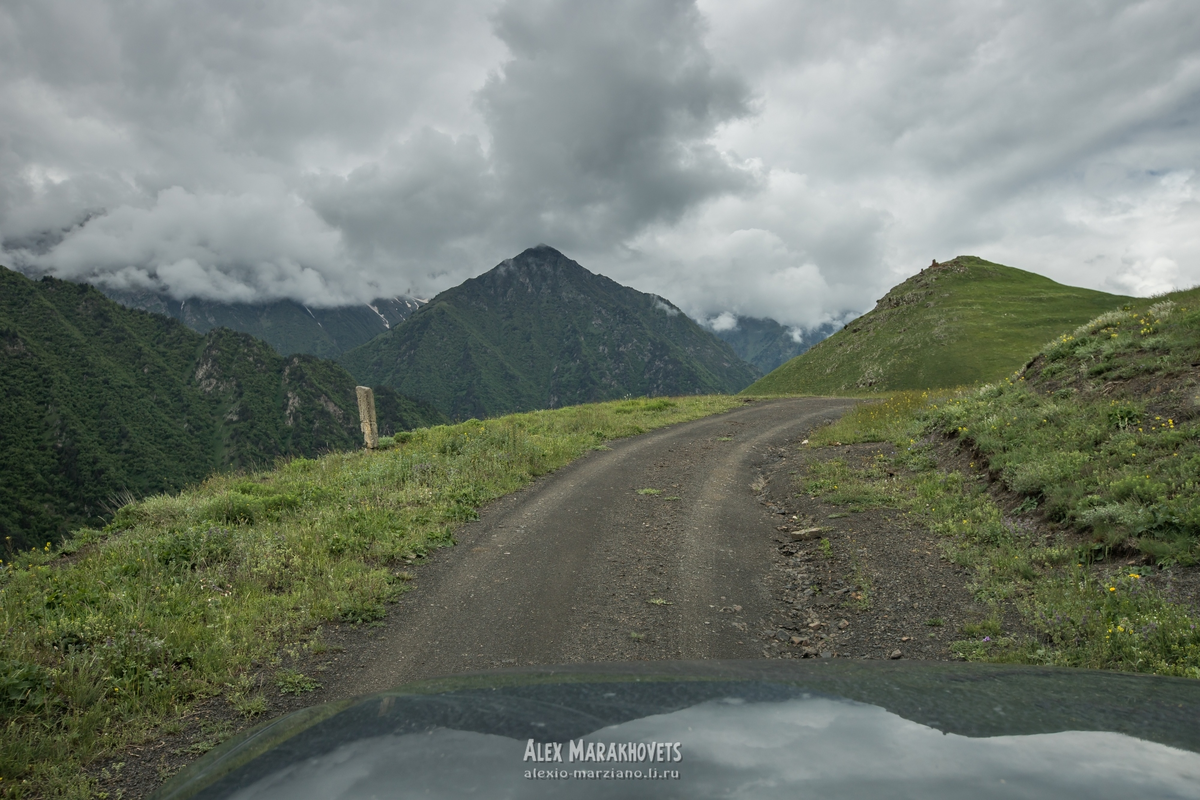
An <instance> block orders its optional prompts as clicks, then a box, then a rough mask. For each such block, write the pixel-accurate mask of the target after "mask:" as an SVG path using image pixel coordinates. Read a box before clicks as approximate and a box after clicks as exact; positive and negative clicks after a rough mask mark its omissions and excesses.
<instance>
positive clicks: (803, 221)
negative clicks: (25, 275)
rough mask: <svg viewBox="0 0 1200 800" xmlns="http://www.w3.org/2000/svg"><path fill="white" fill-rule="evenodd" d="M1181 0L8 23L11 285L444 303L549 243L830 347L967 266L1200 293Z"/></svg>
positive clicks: (1, 153) (713, 1)
mask: <svg viewBox="0 0 1200 800" xmlns="http://www.w3.org/2000/svg"><path fill="white" fill-rule="evenodd" d="M1197 42H1200V14H1196V13H1195V10H1194V8H1193V7H1192V4H1191V3H1190V0H1144V1H1143V2H1116V0H1096V1H1095V2H1086V3H1085V2H1078V3H1076V2H1065V3H1018V2H1007V1H1005V0H1001V1H1000V2H990V3H975V2H965V1H954V0H928V1H927V2H920V3H916V2H869V1H868V0H862V2H855V3H845V4H830V3H825V2H815V0H746V1H745V2H739V3H726V2H717V0H697V2H695V3H694V2H685V0H661V1H659V2H623V1H621V2H616V1H615V2H606V3H583V2H565V1H564V0H512V2H491V1H490V0H405V2H384V1H383V0H372V2H361V3H352V4H350V3H333V2H323V1H322V0H310V1H308V2H300V1H299V0H295V1H293V0H288V1H286V2H285V1H284V0H265V2H257V3H245V2H234V0H214V2H210V3H203V4H197V3H184V2H150V1H149V0H9V1H8V2H6V3H4V4H3V5H0V108H3V109H4V112H5V113H4V114H0V262H2V263H6V264H8V265H10V266H18V267H20V268H22V269H24V270H26V271H28V272H30V273H40V272H51V273H54V274H57V275H61V276H63V277H68V278H76V279H86V280H92V281H96V282H107V283H111V284H115V285H124V286H150V287H157V288H160V289H164V290H167V291H170V292H173V293H174V294H176V295H177V296H183V295H185V294H195V295H199V296H204V297H215V298H223V299H247V298H255V299H269V298H273V297H293V298H296V299H298V300H301V301H304V302H309V303H314V304H328V303H338V302H347V301H351V300H356V299H363V298H366V297H369V296H371V295H373V294H383V293H393V292H405V291H413V292H416V293H418V294H421V295H428V294H430V293H432V292H435V291H437V290H440V289H443V288H446V287H448V286H450V285H452V284H454V283H457V282H458V281H461V280H462V279H464V278H467V277H469V276H471V275H474V274H478V273H479V272H481V271H483V270H486V269H488V268H489V267H490V266H492V265H494V264H496V263H497V262H499V261H500V260H502V259H503V258H505V257H508V256H511V255H513V254H514V253H516V252H518V251H519V250H521V249H523V248H524V247H526V246H529V245H531V244H534V243H537V242H548V243H550V244H553V245H555V246H557V247H560V248H561V249H564V250H565V251H566V252H567V253H568V255H570V256H572V257H574V258H576V260H578V261H580V262H581V263H583V264H584V265H585V266H587V267H589V268H591V269H593V270H597V271H601V272H604V273H606V274H609V275H610V276H612V277H613V278H615V279H617V280H620V281H622V282H625V283H629V284H631V285H634V286H636V287H637V288H639V289H642V290H644V291H651V292H654V293H656V294H659V295H661V296H663V297H665V298H668V299H670V300H671V301H672V302H674V303H676V304H678V305H679V307H680V308H682V309H683V310H684V311H686V312H688V313H690V314H692V315H694V316H697V317H703V318H716V317H717V316H719V315H720V314H721V313H722V312H735V313H740V314H750V315H758V316H772V317H775V318H776V319H779V320H780V321H782V322H784V323H786V324H791V325H812V324H815V323H817V322H820V321H822V320H828V319H831V318H834V317H837V316H839V315H840V314H842V313H843V312H845V311H847V310H862V309H865V308H868V307H870V305H871V304H872V302H873V301H874V299H875V298H877V297H879V296H880V295H881V294H882V293H883V292H884V291H886V289H887V288H888V287H889V286H891V285H892V284H894V283H895V282H897V281H898V280H900V279H902V278H903V277H905V276H906V275H908V274H911V273H912V272H914V271H916V270H917V269H919V268H920V267H921V266H924V265H926V264H928V262H929V259H930V258H938V259H945V258H949V257H952V256H953V255H956V254H959V253H964V252H967V253H973V254H977V255H981V256H983V257H985V258H990V259H992V260H997V261H1001V262H1003V263H1009V264H1011V265H1013V266H1017V267H1022V268H1026V269H1032V270H1034V271H1038V272H1041V273H1043V274H1047V275H1049V276H1050V277H1053V278H1055V279H1057V280H1060V281H1064V282H1067V283H1075V284H1082V285H1088V286H1093V287H1095V288H1101V289H1107V290H1110V291H1122V292H1133V293H1139V294H1145V293H1149V292H1154V291H1162V290H1165V289H1168V288H1170V287H1172V286H1186V285H1191V284H1194V283H1197V282H1200V176H1198V170H1200V46H1198V45H1197Z"/></svg>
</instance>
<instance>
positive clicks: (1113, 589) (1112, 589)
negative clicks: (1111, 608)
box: [1108, 586, 1117, 592]
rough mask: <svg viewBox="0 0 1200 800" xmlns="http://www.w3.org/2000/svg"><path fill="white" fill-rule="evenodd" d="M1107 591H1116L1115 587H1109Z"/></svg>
mask: <svg viewBox="0 0 1200 800" xmlns="http://www.w3.org/2000/svg"><path fill="white" fill-rule="evenodd" d="M1108 590H1109V591H1110V592H1115V591H1116V590H1117V587H1115V586H1110V587H1108Z"/></svg>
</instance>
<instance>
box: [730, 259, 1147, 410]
mask: <svg viewBox="0 0 1200 800" xmlns="http://www.w3.org/2000/svg"><path fill="white" fill-rule="evenodd" d="M1132 299H1133V298H1130V297H1125V296H1123V295H1114V294H1107V293H1105V292H1098V291H1094V290H1092V289H1081V288H1077V287H1073V286H1064V285H1062V284H1060V283H1056V282H1054V281H1052V280H1050V279H1049V278H1045V277H1042V276H1041V275H1036V274H1034V273H1032V272H1026V271H1025V270H1020V269H1015V268H1013V267H1006V266H1003V265H1000V264H993V263H991V262H990V261H984V260H983V259H981V258H976V257H975V256H958V257H957V258H955V259H953V260H951V261H946V262H944V263H942V264H937V265H936V266H931V267H928V268H926V269H923V270H921V272H920V273H918V274H917V275H914V276H912V277H911V278H909V279H908V280H906V281H904V282H903V283H901V284H899V285H898V286H896V287H895V288H893V289H892V290H891V291H890V292H888V293H887V294H886V295H884V297H883V298H881V299H880V300H879V302H878V303H876V305H875V308H874V309H873V310H871V311H870V312H868V313H867V314H864V315H863V316H861V317H859V318H858V319H856V320H854V321H853V322H850V323H849V324H848V325H846V327H845V328H843V329H842V330H840V331H838V332H837V333H835V334H834V335H832V336H830V337H829V338H828V339H826V340H824V341H823V342H820V343H819V344H817V345H815V346H814V347H813V348H812V349H810V350H809V351H808V352H806V353H804V354H803V355H800V356H798V357H796V358H794V359H792V360H791V361H789V362H788V363H786V364H784V365H783V366H782V367H780V368H779V369H777V370H775V371H774V372H772V373H771V374H769V375H767V376H766V377H764V378H762V379H761V380H759V381H757V382H756V383H754V384H753V385H752V386H750V387H749V388H747V389H745V391H744V394H760V395H778V394H844V393H848V392H849V393H854V392H864V391H865V392H876V391H886V390H897V389H934V388H946V387H952V386H965V385H970V384H974V383H978V382H981V381H990V380H996V379H997V378H1002V377H1004V376H1005V375H1008V374H1011V373H1012V372H1013V371H1014V370H1016V369H1018V368H1019V367H1020V366H1021V365H1022V364H1024V363H1025V362H1026V361H1027V360H1028V359H1029V358H1030V357H1031V356H1032V355H1033V354H1034V353H1036V352H1037V350H1038V348H1039V347H1040V346H1041V345H1043V344H1044V343H1045V342H1047V341H1048V340H1050V339H1052V338H1054V337H1055V336H1057V335H1058V334H1060V333H1061V332H1062V331H1064V330H1070V329H1072V328H1075V327H1076V326H1078V325H1082V324H1083V323H1085V322H1087V321H1088V320H1090V319H1092V318H1093V317H1095V316H1097V315H1098V314H1101V313H1103V312H1105V311H1109V310H1111V309H1113V308H1118V307H1120V306H1121V305H1122V304H1126V303H1128V302H1130V301H1131V300H1132Z"/></svg>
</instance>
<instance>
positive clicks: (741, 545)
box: [322, 399, 853, 699]
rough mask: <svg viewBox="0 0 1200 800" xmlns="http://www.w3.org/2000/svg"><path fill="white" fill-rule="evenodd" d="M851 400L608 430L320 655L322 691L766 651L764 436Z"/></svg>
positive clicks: (790, 429) (470, 530) (785, 437)
mask: <svg viewBox="0 0 1200 800" xmlns="http://www.w3.org/2000/svg"><path fill="white" fill-rule="evenodd" d="M852 403H853V401H848V400H831V399H786V400H773V401H765V402H763V401H760V402H754V403H749V404H747V405H746V406H744V407H742V408H740V409H737V410H734V411H731V412H728V413H725V414H721V415H718V416H715V417H708V418H705V419H701V420H696V421H694V422H690V423H685V424H682V425H677V426H674V427H671V428H667V429H664V430H660V431H656V432H653V433H649V434H646V435H643V436H639V437H636V438H633V439H628V440H623V441H618V442H613V443H612V445H611V448H612V449H611V450H608V451H601V452H594V453H591V454H590V455H589V456H587V457H586V458H583V459H580V460H579V461H576V462H575V463H573V464H571V465H569V466H568V467H566V468H564V469H562V470H559V471H558V472H557V473H556V474H554V475H551V476H548V477H547V478H545V479H542V480H539V481H537V482H535V483H534V484H533V485H531V486H530V487H528V488H527V489H525V490H523V491H521V492H518V493H516V494H514V495H511V496H509V497H507V498H504V499H502V500H500V501H498V502H497V503H494V504H493V505H491V506H489V507H488V508H486V509H484V510H483V511H482V514H481V517H480V519H479V520H477V521H475V522H473V523H469V524H467V525H465V526H464V527H463V528H462V529H461V530H460V531H459V533H458V535H457V540H458V546H457V547H454V548H452V549H450V550H447V551H443V552H440V553H437V554H436V555H435V556H434V557H433V558H431V559H430V560H429V562H428V563H425V564H422V565H421V567H420V569H419V570H418V571H417V579H416V588H415V589H414V590H413V591H411V592H410V593H408V594H407V595H405V596H404V598H403V599H402V600H401V602H400V603H399V604H398V605H397V606H396V607H394V608H393V609H392V611H391V612H390V613H389V615H388V620H387V622H386V627H384V628H383V629H381V630H378V631H377V632H376V634H375V635H374V636H373V637H371V638H370V639H369V640H367V641H365V642H364V641H362V640H361V637H360V640H359V642H357V643H355V645H354V646H352V647H348V648H347V650H346V651H345V652H344V653H342V654H341V655H340V656H339V658H338V659H337V660H338V661H339V662H341V663H336V664H330V665H329V666H330V668H331V669H330V672H331V673H336V675H337V678H338V679H337V680H336V681H329V680H325V686H326V691H325V692H323V693H322V694H323V695H325V697H323V698H322V699H332V698H336V697H347V696H352V695H357V694H362V693H365V692H372V691H377V690H382V689H387V688H389V687H392V686H395V685H397V684H400V683H403V682H405V681H410V680H417V679H422V678H428V677H433V676H437V675H448V674H452V673H456V672H464V671H470V670H480V669H487V668H491V667H503V666H515V665H526V664H553V663H567V662H587V661H614V660H631V659H704V658H754V657H760V656H761V653H762V640H761V636H760V635H759V633H758V629H759V628H761V627H762V625H763V624H765V620H766V619H767V618H768V617H769V616H770V614H771V611H772V602H773V601H772V596H771V590H770V587H769V585H768V582H767V579H768V576H769V573H770V571H771V568H772V557H773V554H774V552H775V547H776V542H775V540H774V538H773V537H774V535H775V527H774V526H775V525H776V524H777V523H778V517H777V516H774V515H773V514H772V513H771V511H770V510H769V509H768V508H767V507H766V506H764V505H763V504H762V503H760V502H759V501H758V499H756V490H755V488H754V487H753V486H752V485H753V484H754V483H755V481H756V480H757V479H758V478H759V471H758V470H759V468H760V466H761V465H762V463H763V462H764V460H765V459H767V458H768V457H769V455H768V453H769V451H770V450H771V449H772V448H774V447H778V446H779V445H782V444H783V443H785V442H788V441H794V440H795V439H796V438H797V437H799V436H800V435H801V434H803V433H804V432H805V431H807V430H808V429H810V428H812V427H813V426H815V425H818V424H820V423H821V422H823V421H825V420H828V419H832V418H835V417H837V416H838V415H840V414H841V412H842V411H843V410H845V409H846V408H848V407H849V406H850V405H852ZM351 662H353V663H351ZM356 668H357V669H356ZM327 677H328V675H327Z"/></svg>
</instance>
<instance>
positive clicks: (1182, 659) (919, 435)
mask: <svg viewBox="0 0 1200 800" xmlns="http://www.w3.org/2000/svg"><path fill="white" fill-rule="evenodd" d="M1168 301H1169V302H1168ZM1197 362H1200V290H1189V291H1187V292H1178V293H1175V294H1174V295H1170V296H1168V297H1166V298H1155V299H1151V300H1145V301H1140V302H1139V303H1137V304H1129V306H1128V307H1127V308H1124V309H1122V310H1119V311H1110V312H1107V313H1105V314H1103V315H1101V316H1099V317H1097V318H1095V319H1094V320H1092V321H1091V322H1088V323H1086V324H1084V325H1081V326H1079V327H1077V328H1075V329H1074V330H1073V331H1071V332H1068V333H1065V334H1060V335H1058V336H1056V337H1055V338H1054V339H1053V341H1051V342H1050V343H1049V344H1048V345H1046V346H1045V347H1044V348H1043V349H1042V352H1041V353H1040V354H1038V355H1037V357H1035V358H1034V359H1032V360H1031V361H1030V362H1029V363H1028V364H1027V365H1026V366H1025V367H1024V368H1023V369H1022V370H1021V371H1020V372H1019V373H1017V374H1014V375H1013V376H1012V377H1011V378H1008V379H1004V380H1001V381H998V382H996V383H993V384H990V385H987V386H983V387H981V388H975V389H970V390H957V391H950V390H946V391H941V392H937V391H911V392H897V393H892V394H890V395H889V396H888V397H886V398H884V399H881V400H880V401H878V402H875V403H864V404H861V405H859V406H857V407H856V408H854V409H853V410H851V411H850V412H848V413H847V414H846V415H844V416H843V417H842V418H841V419H840V420H838V421H837V422H835V423H834V424H832V425H829V426H827V427H825V428H822V429H820V430H819V431H816V432H814V433H813V434H812V435H811V436H810V437H809V441H810V444H809V447H819V446H822V445H832V444H838V443H842V444H849V443H856V442H889V443H891V444H892V445H894V446H895V448H896V450H895V455H893V456H882V455H881V456H879V457H876V458H875V459H874V460H871V461H868V462H867V463H865V464H854V465H852V464H850V463H848V462H847V461H846V460H845V459H841V458H831V459H825V460H819V461H816V462H815V463H813V464H812V465H811V467H810V468H809V469H808V470H807V471H806V472H805V473H804V474H802V475H801V476H800V477H799V479H798V482H797V487H798V488H799V489H800V490H802V491H804V492H807V493H809V494H811V495H813V496H820V497H822V498H824V499H826V500H827V501H829V502H832V503H834V504H837V505H841V506H844V507H847V508H848V509H849V510H850V511H854V510H856V509H862V508H866V507H883V506H887V507H893V508H899V509H902V510H904V511H905V512H907V513H908V514H910V515H912V516H914V517H916V518H918V519H920V520H921V521H922V522H923V523H924V524H925V526H926V527H927V528H928V529H929V530H930V531H932V532H934V533H936V534H938V535H940V537H941V541H942V549H943V552H944V554H945V555H946V557H947V558H949V559H951V560H952V561H954V562H956V563H958V564H960V565H962V566H965V567H968V568H969V569H970V570H971V571H972V576H973V577H972V579H971V584H970V588H971V589H972V590H973V591H974V593H975V595H976V596H977V597H978V598H979V599H980V600H981V601H983V602H985V603H987V604H990V605H992V606H993V607H994V608H998V607H999V604H1000V603H1002V602H1007V603H1011V604H1012V605H1013V606H1014V607H1015V608H1017V609H1018V611H1020V613H1021V614H1022V615H1023V616H1024V618H1025V622H1026V623H1027V624H1028V625H1029V626H1030V627H1031V628H1032V629H1033V630H1034V631H1036V632H1037V635H1036V636H1035V637H1033V638H1030V639H1024V640H1019V639H1017V638H1015V637H1013V636H1010V635H1005V633H1004V631H1003V630H1002V628H1001V623H1000V621H999V615H998V614H996V615H994V616H993V617H992V618H991V619H990V620H985V621H983V622H981V623H977V624H972V625H970V626H966V627H964V629H963V630H962V631H961V633H962V635H963V636H964V638H963V639H962V640H961V641H959V642H957V643H956V644H955V649H956V650H957V652H959V654H960V655H962V656H963V657H965V658H970V659H980V660H993V661H1012V662H1022V663H1035V664H1057V665H1066V666H1079V667H1091V668H1100V669H1121V670H1128V671H1135V672H1152V673H1156V674H1163V675H1183V676H1190V677H1195V678H1200V630H1198V628H1197V626H1198V624H1200V620H1198V619H1197V618H1196V616H1195V614H1194V613H1192V612H1189V611H1188V610H1187V609H1186V608H1185V607H1183V606H1181V605H1179V604H1177V603H1174V602H1172V601H1171V600H1170V598H1169V597H1167V596H1166V595H1164V594H1163V592H1161V591H1159V590H1158V589H1156V588H1154V587H1152V586H1150V585H1149V584H1147V582H1146V578H1147V577H1148V576H1150V575H1151V574H1152V573H1153V572H1154V571H1157V570H1158V569H1160V568H1162V567H1166V566H1170V565H1173V564H1177V565H1181V566H1191V565H1195V564H1196V563H1197V562H1198V561H1200V492H1198V491H1197V489H1198V487H1197V476H1198V475H1200V422H1198V419H1200V412H1198V411H1197V409H1198V408H1200V385H1198V381H1197V377H1196V373H1195V369H1194V367H1193V366H1192V365H1193V364H1195V363H1197ZM943 437H950V438H951V439H957V440H958V442H959V444H960V446H961V447H962V448H964V449H965V451H966V452H967V453H968V454H973V457H974V459H975V460H973V461H971V462H970V464H969V466H968V468H967V469H964V470H948V469H939V468H938V467H937V463H936V459H935V448H934V443H935V442H938V441H941V440H943ZM971 457H972V456H971V455H968V458H971ZM985 468H986V469H988V470H990V471H992V472H993V473H994V474H996V475H997V476H998V477H999V478H1000V480H1002V481H1003V482H1004V484H1006V485H1007V487H1008V488H1010V489H1012V490H1014V491H1016V492H1019V493H1021V494H1024V495H1025V500H1024V501H1023V502H1022V503H1020V504H1019V505H1018V507H1017V510H1016V512H1014V515H1005V514H1004V513H1003V511H1002V510H1001V509H1000V508H999V507H998V506H997V505H996V503H995V502H994V501H993V499H992V496H991V494H990V493H989V491H988V488H987V481H986V480H985V479H984V476H983V470H984V469H985ZM1037 508H1040V509H1041V510H1042V511H1043V512H1044V513H1045V514H1046V515H1047V516H1048V517H1049V518H1050V519H1051V520H1057V521H1061V522H1063V523H1065V524H1066V525H1067V526H1068V528H1069V529H1073V530H1074V532H1075V535H1074V536H1072V537H1061V536H1060V537H1057V538H1055V537H1045V536H1042V535H1040V534H1038V533H1037V530H1036V528H1035V527H1034V526H1032V525H1031V524H1028V523H1027V522H1025V521H1023V520H1022V518H1021V516H1020V515H1021V514H1024V513H1027V512H1029V511H1032V510H1033V509H1037ZM1131 554H1133V555H1135V556H1137V557H1141V558H1143V559H1146V560H1149V561H1150V563H1151V565H1149V566H1140V567H1130V566H1122V565H1119V564H1117V563H1115V559H1114V556H1120V557H1121V559H1125V558H1127V557H1128V556H1129V555H1131Z"/></svg>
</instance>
